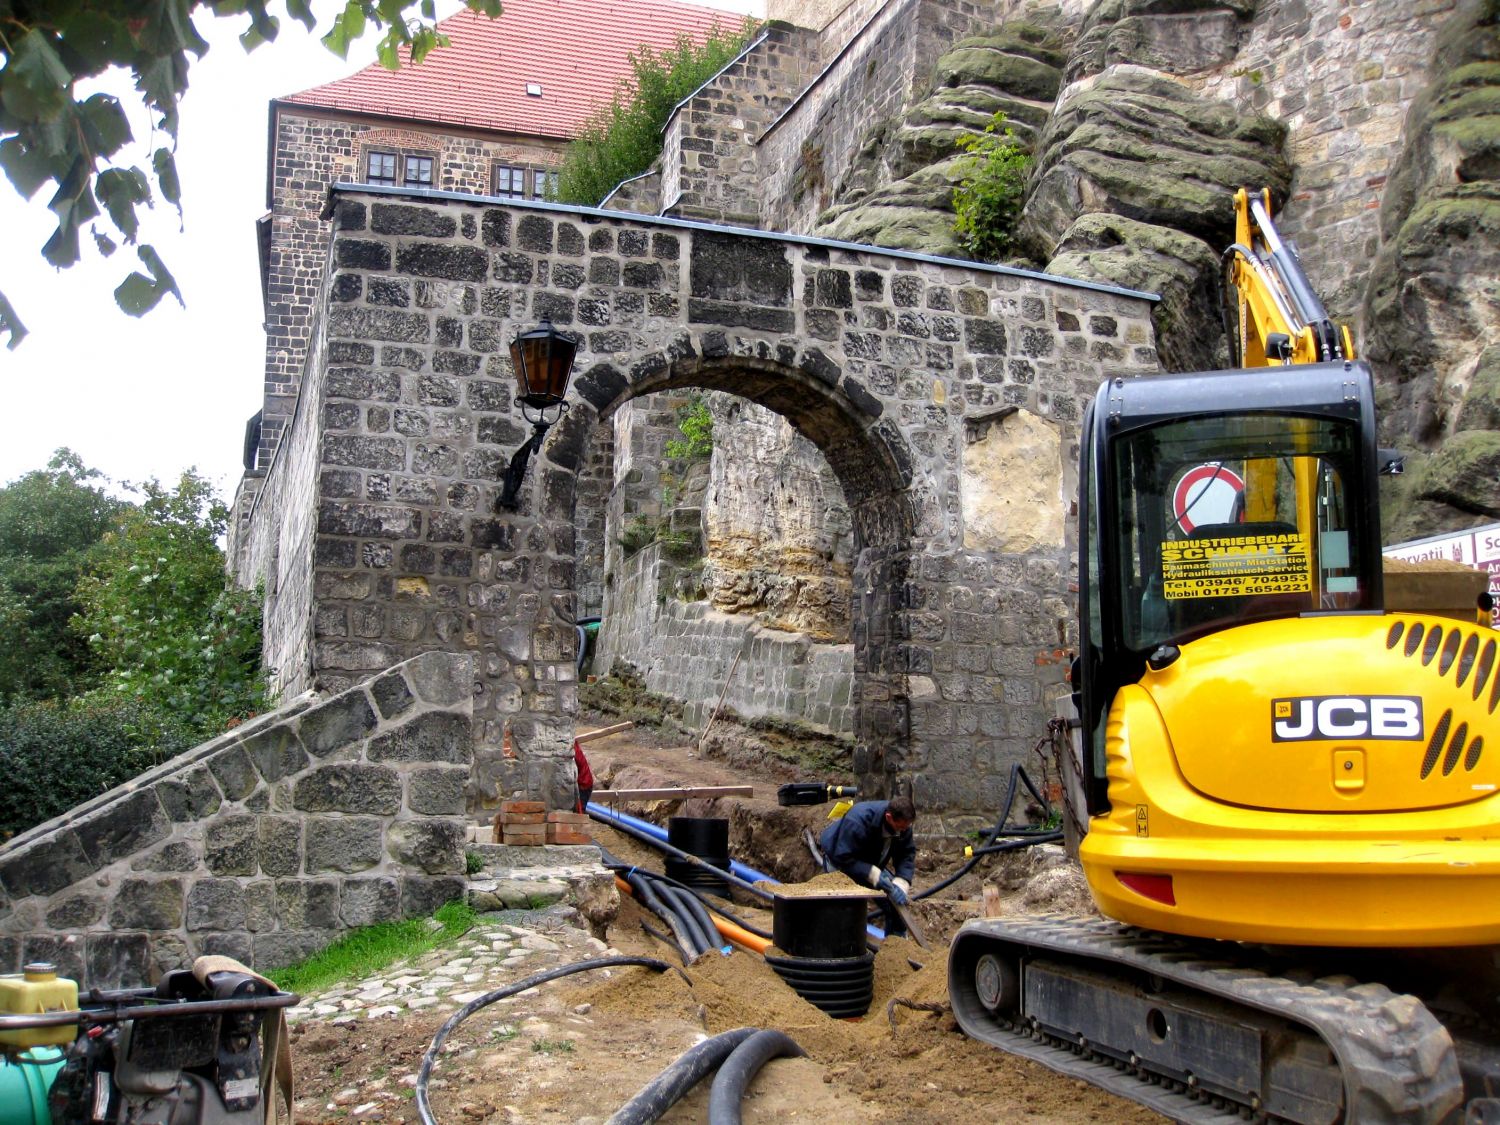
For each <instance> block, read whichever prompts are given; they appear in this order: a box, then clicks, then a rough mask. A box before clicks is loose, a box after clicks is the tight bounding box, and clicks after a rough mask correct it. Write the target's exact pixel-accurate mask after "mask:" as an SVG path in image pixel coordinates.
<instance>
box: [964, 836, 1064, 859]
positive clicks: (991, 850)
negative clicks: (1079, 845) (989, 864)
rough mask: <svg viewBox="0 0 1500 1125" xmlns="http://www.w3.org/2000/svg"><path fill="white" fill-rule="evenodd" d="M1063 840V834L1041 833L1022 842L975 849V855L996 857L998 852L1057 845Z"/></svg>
mask: <svg viewBox="0 0 1500 1125" xmlns="http://www.w3.org/2000/svg"><path fill="white" fill-rule="evenodd" d="M1062 838H1063V834H1062V833H1061V832H1039V833H1037V834H1036V835H1035V836H1027V837H1025V838H1024V839H1020V840H1004V841H1001V842H1000V843H998V844H990V845H989V846H987V847H983V848H975V849H974V855H976V856H980V855H994V854H995V853H997V852H1014V851H1019V850H1020V849H1021V848H1029V847H1031V846H1032V845H1033V844H1055V843H1057V841H1059V840H1061V839H1062Z"/></svg>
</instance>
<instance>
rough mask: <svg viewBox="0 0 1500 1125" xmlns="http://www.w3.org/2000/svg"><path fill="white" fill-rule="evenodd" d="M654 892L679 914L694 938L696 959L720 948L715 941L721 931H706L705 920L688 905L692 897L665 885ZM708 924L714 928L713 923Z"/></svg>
mask: <svg viewBox="0 0 1500 1125" xmlns="http://www.w3.org/2000/svg"><path fill="white" fill-rule="evenodd" d="M652 890H654V891H655V892H656V893H657V894H658V895H659V896H660V897H661V900H662V902H665V903H668V904H669V905H670V906H671V908H672V909H673V910H674V911H676V912H677V917H679V918H681V919H682V924H683V927H684V928H685V929H686V930H687V932H688V933H689V934H690V935H691V936H692V939H693V945H694V947H695V948H694V949H693V956H694V957H695V958H696V957H698V956H700V955H702V954H704V953H707V952H708V951H709V950H710V949H716V948H718V945H719V943H718V942H717V941H715V940H714V939H715V938H716V937H718V934H719V931H718V930H717V929H709V930H707V931H705V930H704V928H703V927H704V925H705V923H704V921H703V919H702V918H699V917H698V914H697V912H696V911H694V910H693V908H692V907H691V906H689V905H688V902H689V901H691V899H692V896H691V895H686V894H683V893H682V892H681V891H679V890H678V889H677V888H676V887H668V886H666V885H665V884H661V885H658V886H656V887H653V888H652ZM707 924H708V925H710V926H712V923H707Z"/></svg>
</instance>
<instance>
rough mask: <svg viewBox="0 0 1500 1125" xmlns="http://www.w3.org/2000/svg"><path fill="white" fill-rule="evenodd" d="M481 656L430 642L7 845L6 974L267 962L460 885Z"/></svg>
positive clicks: (2, 882) (2, 950) (0, 888)
mask: <svg viewBox="0 0 1500 1125" xmlns="http://www.w3.org/2000/svg"><path fill="white" fill-rule="evenodd" d="M473 679H474V677H473V669H472V660H471V658H470V657H468V656H467V655H460V654H444V653H429V654H427V655H425V656H420V657H417V658H416V659H414V660H411V661H408V662H406V663H404V664H402V665H400V666H399V667H396V668H393V669H391V670H390V671H388V672H386V673H385V674H383V675H381V676H378V677H376V678H375V679H373V680H371V681H369V682H367V683H364V684H361V685H359V686H357V687H354V688H351V689H349V690H347V691H345V692H342V693H340V694H339V695H336V696H334V697H333V698H330V699H322V700H319V699H315V698H311V697H304V698H302V699H299V700H298V701H296V702H294V703H293V704H291V705H290V706H287V707H284V708H282V709H281V710H279V711H275V712H272V713H271V714H268V715H264V716H261V717H260V718H257V719H255V720H252V721H251V722H249V723H246V724H245V725H244V726H243V727H240V728H238V729H236V730H234V731H231V732H230V733H228V734H226V735H222V736H221V737H219V738H217V739H215V740H213V741H211V742H207V743H204V744H203V745H202V746H199V747H197V748H196V749H194V750H190V751H188V752H187V753H186V754H183V755H181V756H179V757H177V758H174V759H172V760H171V761H170V762H167V763H165V764H164V765H161V766H158V767H157V768H155V769H153V770H151V771H149V772H148V773H145V774H143V775H141V776H140V777H137V778H135V779H134V780H132V781H130V782H128V783H127V784H125V785H123V786H121V787H120V788H118V789H113V790H111V791H110V792H108V793H105V794H104V795H103V796H101V797H99V798H97V799H95V800H93V801H91V802H89V803H88V804H85V805H82V806H80V807H79V808H76V809H74V810H73V811H72V812H69V813H67V814H65V815H64V816H62V817H58V818H56V819H54V820H50V821H48V822H47V823H45V824H42V825H38V826H37V827H36V828H33V829H31V830H30V831H28V832H25V833H23V834H22V835H20V836H17V837H16V838H15V839H13V840H11V841H9V842H8V843H7V844H6V845H5V846H4V849H3V850H0V972H6V973H15V972H19V971H20V968H21V966H22V964H24V963H26V962H30V961H50V962H52V963H54V964H55V965H57V967H58V972H59V973H60V974H62V975H63V976H67V977H71V978H72V979H74V980H82V981H86V982H88V984H89V985H91V986H93V987H98V988H119V987H125V986H129V987H137V986H139V984H140V982H142V981H145V980H155V979H156V978H157V977H158V976H159V975H160V974H161V973H163V972H166V971H168V970H172V969H179V968H182V967H183V966H184V965H189V964H191V963H192V961H193V959H194V958H195V957H198V956H200V955H202V954H209V953H219V954H227V955H229V956H231V957H235V958H238V959H239V960H241V961H243V962H244V963H245V964H247V965H252V966H254V967H256V968H261V969H265V968H274V967H276V966H280V965H287V964H291V963H292V962H294V961H298V960H301V959H302V958H304V957H307V956H308V955H310V954H311V953H313V952H315V951H317V950H318V949H321V948H322V947H323V946H325V945H327V944H328V943H329V942H330V941H332V940H334V939H335V938H337V937H338V936H339V935H340V934H341V933H342V932H343V931H345V930H348V929H352V928H355V927H358V926H367V925H370V924H372V923H374V922H384V921H391V920H394V919H398V918H402V917H407V916H411V915H417V914H425V913H430V912H431V911H432V910H434V909H436V908H437V907H439V906H441V905H442V904H443V903H444V902H447V901H448V900H450V899H454V898H460V897H462V896H463V894H464V890H465V887H466V879H465V877H464V869H465V867H464V839H465V829H466V820H465V818H464V809H465V797H464V791H465V785H466V783H467V781H468V777H469V764H470V761H471V759H472V756H473V751H472V736H471V733H470V716H471V713H472V707H473V695H472V685H473Z"/></svg>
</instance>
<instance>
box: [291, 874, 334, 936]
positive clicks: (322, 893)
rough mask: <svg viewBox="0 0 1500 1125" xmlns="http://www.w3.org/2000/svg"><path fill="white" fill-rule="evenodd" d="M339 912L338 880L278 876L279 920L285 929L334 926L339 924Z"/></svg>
mask: <svg viewBox="0 0 1500 1125" xmlns="http://www.w3.org/2000/svg"><path fill="white" fill-rule="evenodd" d="M338 914H339V885H338V883H337V882H334V881H332V880H321V881H316V882H314V881H311V880H301V879H278V880H277V882H276V920H277V922H279V923H280V925H281V928H282V929H283V930H311V929H318V930H331V929H334V928H335V927H337V926H338V924H339V923H338Z"/></svg>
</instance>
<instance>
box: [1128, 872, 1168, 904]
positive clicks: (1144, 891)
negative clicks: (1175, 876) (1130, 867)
mask: <svg viewBox="0 0 1500 1125" xmlns="http://www.w3.org/2000/svg"><path fill="white" fill-rule="evenodd" d="M1115 878H1116V879H1118V880H1120V882H1121V883H1123V884H1125V886H1127V887H1129V888H1130V889H1131V890H1132V891H1134V892H1135V893H1136V894H1138V895H1140V896H1141V897H1143V898H1149V899H1150V900H1151V901H1152V902H1161V903H1165V904H1166V905H1167V906H1176V905H1177V896H1176V895H1174V894H1173V893H1172V876H1170V875H1147V874H1145V873H1144V872H1141V871H1116V872H1115Z"/></svg>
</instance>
